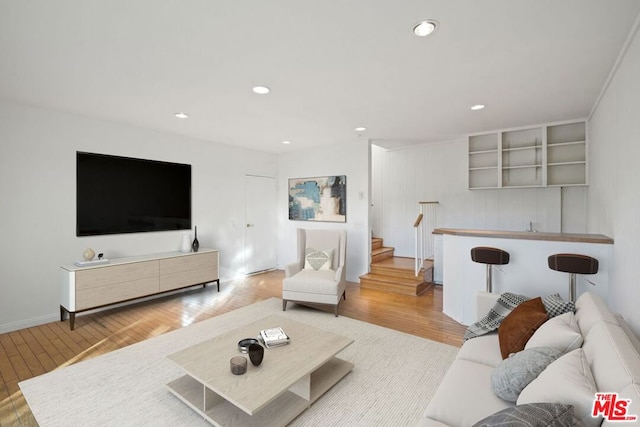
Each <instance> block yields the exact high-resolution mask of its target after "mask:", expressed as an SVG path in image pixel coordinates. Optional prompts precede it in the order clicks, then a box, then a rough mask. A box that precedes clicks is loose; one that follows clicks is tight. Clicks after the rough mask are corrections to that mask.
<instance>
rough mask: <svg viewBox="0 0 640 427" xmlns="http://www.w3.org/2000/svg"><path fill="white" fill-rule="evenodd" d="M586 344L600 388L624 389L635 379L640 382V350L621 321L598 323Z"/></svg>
mask: <svg viewBox="0 0 640 427" xmlns="http://www.w3.org/2000/svg"><path fill="white" fill-rule="evenodd" d="M582 348H583V350H584V354H585V357H586V358H587V361H588V362H589V366H590V367H591V372H592V373H593V377H594V379H595V381H596V384H597V386H598V391H600V392H620V391H622V389H624V388H625V387H627V386H629V385H630V384H632V383H638V384H640V354H638V352H637V351H636V349H635V347H634V346H633V344H632V342H631V340H630V339H629V337H628V336H627V334H626V333H625V332H624V330H623V329H622V328H621V327H620V325H613V324H611V323H608V322H599V323H597V324H595V325H594V326H593V327H592V328H591V329H590V330H589V333H588V334H587V335H586V336H585V337H584V344H583V346H582ZM623 397H624V396H623ZM625 398H626V397H625Z"/></svg>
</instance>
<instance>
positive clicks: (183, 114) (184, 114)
mask: <svg viewBox="0 0 640 427" xmlns="http://www.w3.org/2000/svg"><path fill="white" fill-rule="evenodd" d="M173 116H174V117H176V118H178V119H188V118H189V115H188V114H187V113H182V112H180V113H175V114H174V115H173Z"/></svg>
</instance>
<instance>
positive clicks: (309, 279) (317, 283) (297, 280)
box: [282, 270, 339, 295]
mask: <svg viewBox="0 0 640 427" xmlns="http://www.w3.org/2000/svg"><path fill="white" fill-rule="evenodd" d="M335 275H336V272H335V271H333V270H301V271H300V272H298V273H296V274H295V275H293V276H292V277H287V278H286V279H284V280H283V281H282V290H283V291H295V292H306V293H310V294H327V295H336V294H337V293H338V285H339V282H337V281H336V280H335Z"/></svg>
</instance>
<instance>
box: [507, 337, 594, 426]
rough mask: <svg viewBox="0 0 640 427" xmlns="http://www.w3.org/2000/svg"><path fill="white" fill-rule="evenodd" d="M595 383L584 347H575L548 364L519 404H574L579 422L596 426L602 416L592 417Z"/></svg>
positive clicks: (524, 393)
mask: <svg viewBox="0 0 640 427" xmlns="http://www.w3.org/2000/svg"><path fill="white" fill-rule="evenodd" d="M596 391H597V389H596V384H595V380H594V379H593V375H592V373H591V369H590V368H589V363H588V361H587V359H586V357H585V356H584V352H583V351H582V349H581V348H578V349H576V350H573V351H571V352H569V353H567V354H565V355H564V356H562V357H560V358H559V359H558V360H556V361H555V362H553V363H551V364H550V365H549V366H547V369H545V370H544V371H542V373H541V374H540V375H539V376H538V378H536V379H535V380H533V381H532V382H531V383H530V384H529V385H528V386H526V387H525V388H524V390H522V393H520V397H518V401H517V404H518V405H522V404H525V403H536V402H551V403H564V404H568V405H573V409H574V415H575V417H576V420H577V421H578V423H581V424H578V425H584V426H586V427H596V426H599V425H600V423H601V422H602V417H598V418H593V417H592V416H591V410H592V408H593V399H594V398H595V394H596Z"/></svg>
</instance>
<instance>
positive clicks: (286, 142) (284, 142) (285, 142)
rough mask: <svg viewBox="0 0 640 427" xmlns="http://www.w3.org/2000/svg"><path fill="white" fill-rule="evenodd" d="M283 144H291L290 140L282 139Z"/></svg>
mask: <svg viewBox="0 0 640 427" xmlns="http://www.w3.org/2000/svg"><path fill="white" fill-rule="evenodd" d="M282 143H283V144H291V141H282Z"/></svg>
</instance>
